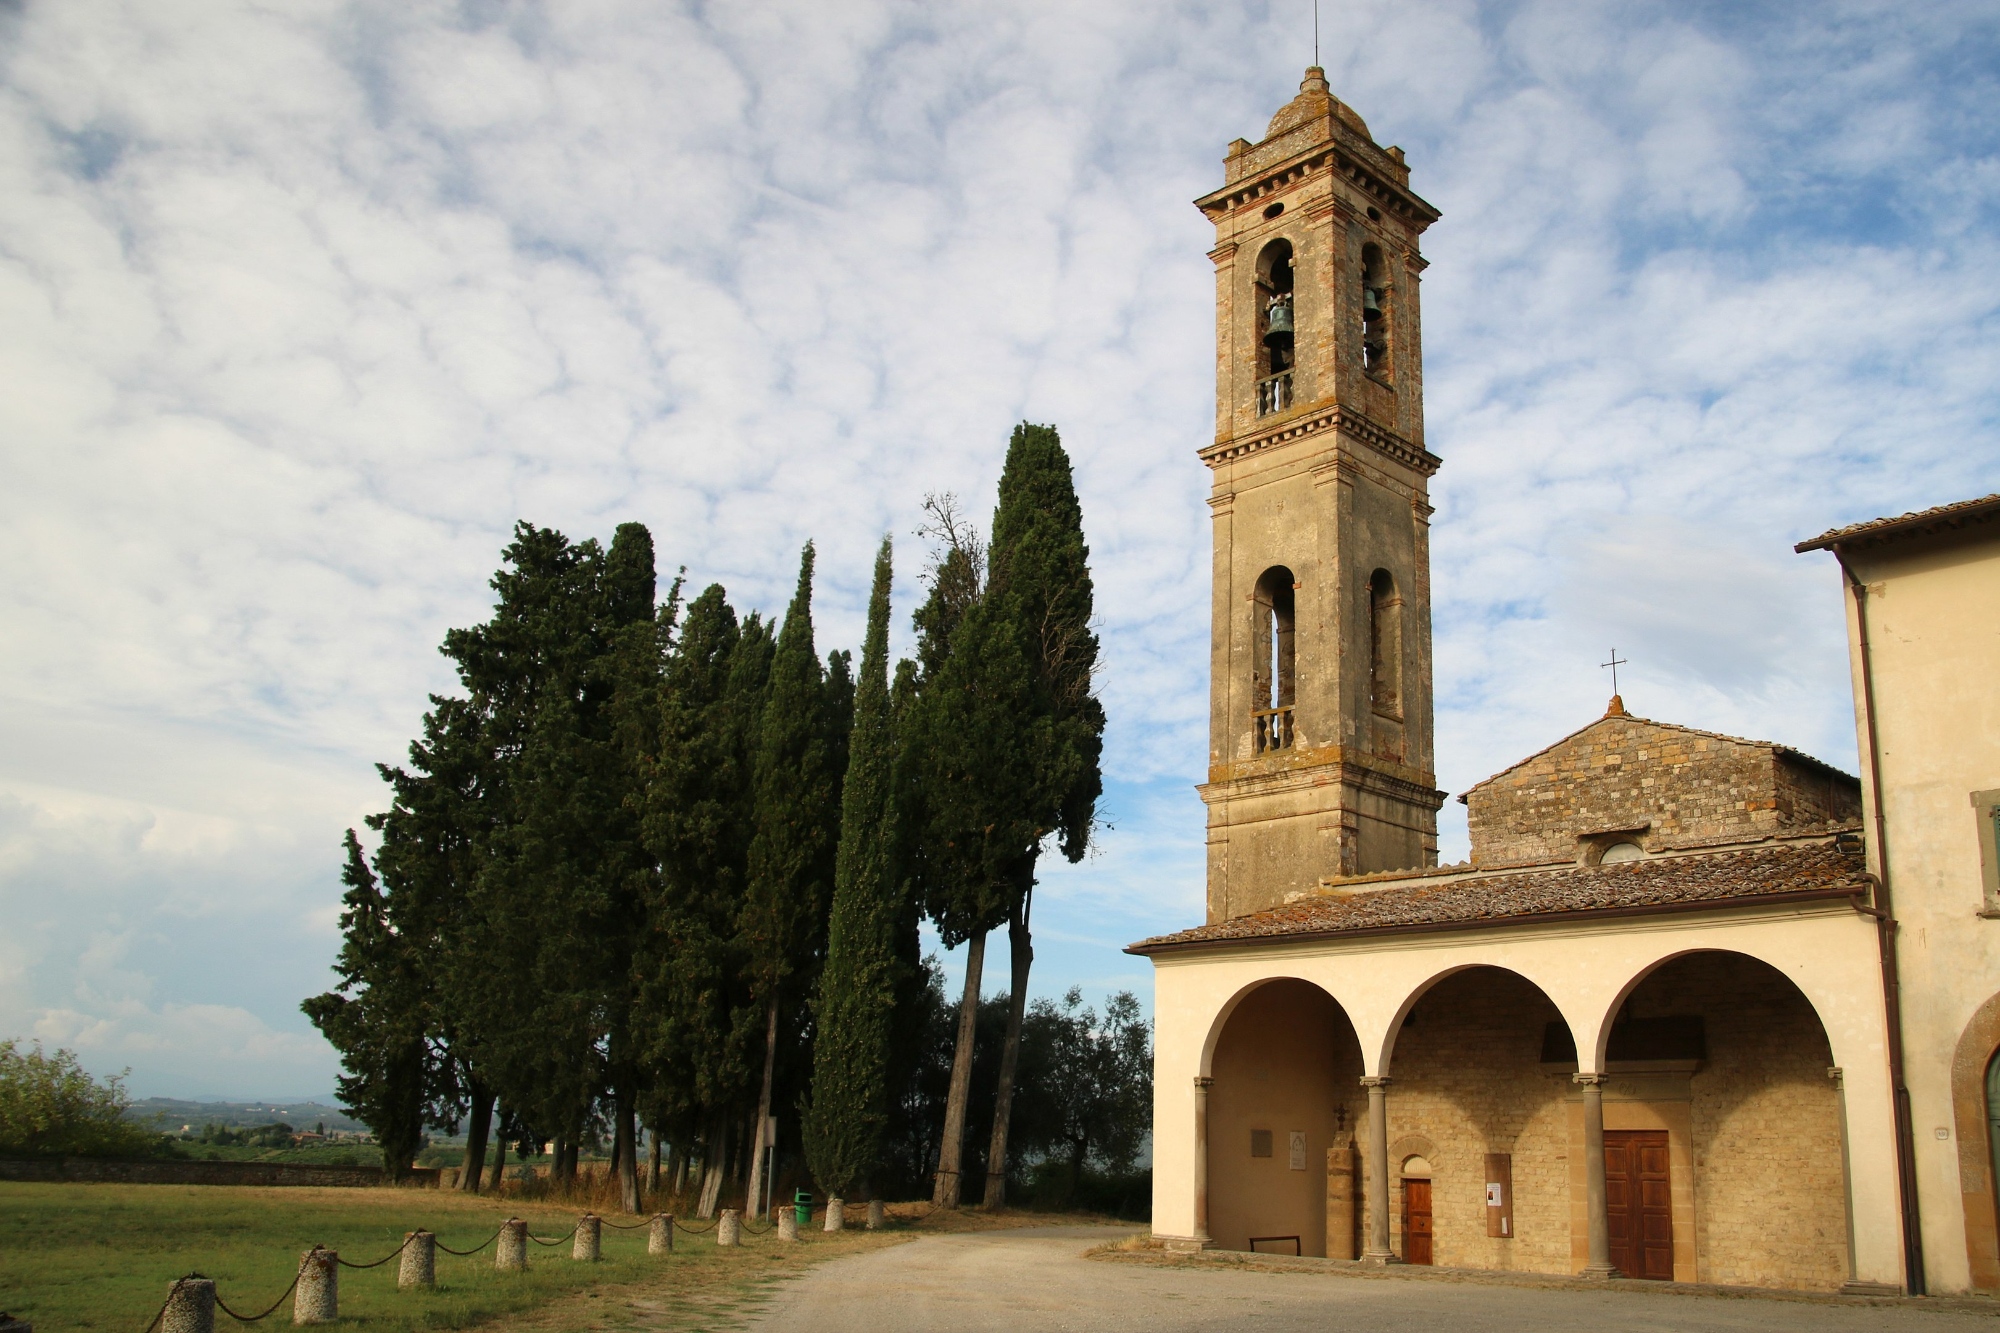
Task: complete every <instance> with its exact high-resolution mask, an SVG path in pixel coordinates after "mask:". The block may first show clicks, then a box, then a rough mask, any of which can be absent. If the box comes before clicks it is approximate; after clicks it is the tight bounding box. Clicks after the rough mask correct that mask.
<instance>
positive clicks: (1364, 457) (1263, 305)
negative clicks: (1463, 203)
mask: <svg viewBox="0 0 2000 1333" xmlns="http://www.w3.org/2000/svg"><path fill="white" fill-rule="evenodd" d="M1224 171H1225V179H1226V184H1224V186H1223V187H1222V188H1221V189H1220V190H1217V191H1216V192H1215V193H1213V194H1210V195H1207V196H1205V197H1203V198H1201V199H1198V200H1196V201H1195V204H1196V206H1197V207H1199V208H1200V209H1201V211H1202V212H1203V213H1204V214H1206V215H1207V217H1208V219H1209V220H1210V221H1211V222H1213V223H1214V224H1215V233H1216V244H1215V249H1214V250H1212V251H1210V252H1209V257H1210V258H1211V259H1212V260H1214V261H1215V293H1216V295H1215V335H1216V365H1215V443H1214V444H1212V445H1210V446H1209V447H1207V448H1205V449H1203V450H1202V451H1201V459H1202V462H1204V463H1206V464H1207V465H1208V467H1209V470H1210V473H1211V474H1212V476H1213V479H1214V488H1213V491H1212V493H1211V495H1210V497H1209V502H1208V503H1209V508H1210V510H1211V512H1212V516H1213V519H1214V533H1215V564H1214V572H1213V579H1214V592H1213V602H1212V617H1213V620H1212V629H1211V646H1210V657H1209V673H1210V684H1209V758H1208V765H1209V767H1208V781H1207V782H1206V783H1205V784H1203V786H1202V787H1201V797H1202V800H1203V801H1204V802H1205V803H1206V804H1207V806H1208V919H1209V920H1210V921H1211V922H1213V921H1219V920H1222V919H1224V918H1227V917H1232V916H1241V915H1242V914H1244V913H1246V912H1254V911H1260V910H1262V909H1264V908H1267V907H1272V906H1275V905H1277V904H1279V903H1282V902H1283V901H1284V900H1285V896H1286V895H1287V894H1289V893H1293V892H1297V891H1299V890H1302V889H1310V888H1312V887H1314V886H1315V885H1316V884H1317V883H1318V882H1319V881H1320V880H1322V879H1325V878H1328V877H1333V876H1341V875H1357V874H1367V873H1369V872H1371V871H1377V870H1401V869H1408V868H1413V867H1418V866H1427V865H1435V864H1437V811H1438V807H1439V806H1440V805H1441V804H1442V803H1443V800H1444V793H1443V792H1440V791H1438V790H1436V786H1437V781H1436V778H1435V775H1434V774H1433V772H1432V763H1433V759H1432V749H1431V603H1430V543H1429V520H1430V513H1431V507H1430V504H1429V503H1428V498H1427V497H1428V484H1429V480H1430V477H1431V474H1432V473H1434V472H1436V471H1437V468H1438V464H1439V461H1440V460H1439V459H1437V458H1436V457H1435V456H1433V455H1432V454H1430V453H1429V452H1428V451H1426V450H1425V448H1424V412H1423V382H1424V381H1423V351H1422V344H1421V341H1420V330H1421V327H1422V325H1421V322H1420V320H1419V303H1418V296H1417V275H1418V274H1419V273H1420V272H1422V270H1423V268H1424V260H1423V259H1422V258H1421V257H1420V256H1419V254H1418V252H1417V238H1418V237H1419V236H1420V235H1421V234H1422V232H1423V230H1424V228H1426V227H1428V226H1429V225H1430V224H1431V223H1433V222H1435V221H1437V218H1438V213H1437V210H1436V209H1434V208H1432V207H1431V206H1430V205H1429V204H1427V203H1425V202H1424V201H1423V200H1422V199H1420V198H1418V197H1417V196H1416V195H1414V194H1412V193H1411V192H1410V172H1409V168H1408V167H1406V166H1405V165H1404V163H1403V151H1402V149H1400V148H1382V147H1380V146H1378V145H1377V144H1376V142H1375V140H1374V139H1373V138H1372V137H1371V136H1370V135H1369V133H1368V127H1367V125H1366V124H1364V123H1363V122H1362V119H1361V117H1360V116H1358V115H1356V114H1355V112H1354V111H1353V110H1352V109H1351V108H1350V107H1348V106H1346V105H1345V104H1344V103H1342V102H1341V101H1339V99H1337V98H1335V97H1333V96H1332V95H1331V94H1330V93H1329V92H1328V91H1327V83H1326V76H1325V73H1324V72H1323V71H1322V70H1320V69H1319V68H1318V67H1317V66H1315V67H1314V68H1312V69H1309V70H1307V71H1306V77H1305V81H1304V82H1303V83H1301V84H1300V85H1299V95H1298V96H1297V97H1296V98H1294V99H1292V101H1291V102H1290V103H1288V104H1287V105H1286V106H1285V107H1284V108H1283V109H1282V110H1280V111H1279V112H1278V114H1277V116H1276V117H1275V118H1273V119H1272V121H1271V126H1270V129H1269V131H1268V132H1267V133H1266V134H1265V136H1264V139H1263V141H1262V142H1260V143H1256V144H1251V143H1249V142H1247V141H1245V140H1242V139H1238V140H1236V141H1235V142H1234V143H1232V144H1230V145H1229V153H1228V156H1227V158H1226V159H1225V160H1224Z"/></svg>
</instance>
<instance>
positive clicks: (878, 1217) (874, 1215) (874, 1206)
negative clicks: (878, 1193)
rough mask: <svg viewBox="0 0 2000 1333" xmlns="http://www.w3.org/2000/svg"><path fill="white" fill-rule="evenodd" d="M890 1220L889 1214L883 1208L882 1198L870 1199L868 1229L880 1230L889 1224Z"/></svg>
mask: <svg viewBox="0 0 2000 1333" xmlns="http://www.w3.org/2000/svg"><path fill="white" fill-rule="evenodd" d="M888 1221H889V1215H888V1213H887V1211H886V1210H884V1209H883V1207H882V1201H881V1200H880V1199H870V1200H869V1201H868V1229H869V1230H870V1231H880V1230H881V1229H882V1228H883V1227H884V1226H886V1225H888Z"/></svg>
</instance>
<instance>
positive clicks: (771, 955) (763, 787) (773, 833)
mask: <svg viewBox="0 0 2000 1333" xmlns="http://www.w3.org/2000/svg"><path fill="white" fill-rule="evenodd" d="M812 579H813V547H812V543H811V542H807V543H806V546H805V550H804V551H803V552H801V553H800V557H799V582H798V590H797V591H796V592H795V593H794V594H793V597H792V604H791V606H790V607H789V608H788V609H787V610H786V612H785V623H784V625H783V626H782V627H781V628H780V629H779V631H778V643H777V651H776V652H775V654H774V655H773V656H772V659H771V688H770V694H769V696H768V697H767V698H766V700H765V702H764V717H763V726H762V728H761V730H760V734H759V736H758V747H757V758H756V766H755V781H756V831H755V833H754V834H753V835H752V837H751V840H750V859H749V871H750V878H749V892H748V894H747V895H746V897H745V900H744V904H743V915H742V919H741V927H740V935H741V938H742V942H743V951H744V955H745V959H746V962H747V964H748V981H749V983H750V990H751V994H752V997H753V999H754V1000H755V1001H757V1002H758V1004H759V1005H760V1006H761V1007H762V1009H763V1011H764V1012H763V1017H764V1078H763V1084H762V1090H761V1091H760V1092H759V1094H758V1097H757V1114H756V1119H755V1120H753V1121H752V1128H753V1131H754V1130H756V1129H758V1128H759V1127H761V1126H762V1125H763V1124H764V1122H765V1120H766V1119H767V1118H768V1117H769V1116H770V1114H771V1093H772V1087H773V1084H774V1080H775V1077H776V1072H777V1058H778V1050H779V1047H780V1044H781V1038H782V1036H783V1035H784V1034H782V1033H781V1031H780V1020H781V1018H782V1017H783V1015H784V1013H785V1010H786V1007H787V1005H788V1004H791V1003H794V1002H796V1001H797V1000H798V999H800V998H801V996H802V994H805V993H809V991H805V990H803V987H808V986H810V984H811V982H812V980H813V977H814V973H815V972H816V970H817V968H816V964H817V961H818V957H819V953H820V950H821V948H822V947H823V943H824V941H823V938H822V936H823V932H824V929H825V922H826V913H827V906H828V903H829V901H830V900H831V898H832V896H833V861H834V853H835V843H836V840H837V838H838V830H839V821H840V779H839V774H838V773H837V772H836V771H835V762H836V751H835V747H834V744H833V739H834V738H833V737H832V736H831V735H830V734H829V731H830V727H829V717H828V713H829V709H828V706H827V698H826V679H825V673H824V671H823V670H822V668H821V666H820V661H819V657H818V655H817V652H816V650H815V649H814V647H813V625H812ZM795 1013H796V1011H795ZM792 1026H793V1030H794V1033H796V1032H797V1031H799V1030H800V1029H802V1028H803V1023H801V1022H798V1021H797V1019H796V1018H795V1020H794V1022H793V1025H792ZM750 1146H751V1169H750V1187H749V1197H748V1204H747V1207H748V1208H749V1209H756V1208H757V1207H759V1201H758V1199H757V1197H756V1196H757V1193H758V1187H759V1185H760V1184H761V1181H762V1170H763V1154H762V1152H761V1151H760V1150H759V1149H758V1137H755V1136H753V1138H752V1140H751V1145H750Z"/></svg>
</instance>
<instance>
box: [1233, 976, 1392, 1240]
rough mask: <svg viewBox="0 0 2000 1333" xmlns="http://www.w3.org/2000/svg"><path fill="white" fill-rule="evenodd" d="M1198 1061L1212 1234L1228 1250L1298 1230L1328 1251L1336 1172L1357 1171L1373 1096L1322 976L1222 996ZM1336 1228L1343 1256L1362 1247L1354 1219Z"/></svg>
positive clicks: (1292, 1235)
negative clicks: (1355, 1160)
mask: <svg viewBox="0 0 2000 1333" xmlns="http://www.w3.org/2000/svg"><path fill="white" fill-rule="evenodd" d="M1201 1069H1202V1073H1201V1075H1200V1078H1201V1083H1200V1084H1199V1085H1198V1086H1199V1088H1200V1092H1199V1093H1198V1095H1199V1097H1200V1098H1201V1106H1202V1111H1201V1115H1200V1120H1199V1122H1198V1128H1197V1132H1198V1133H1199V1134H1200V1135H1201V1142H1202V1151H1203V1153H1204V1160H1205V1162H1206V1171H1205V1180H1204V1181H1203V1183H1202V1185H1201V1186H1200V1188H1202V1189H1203V1191H1204V1193H1205V1211H1206V1218H1205V1221H1206V1230H1207V1235H1208V1237H1209V1239H1211V1240H1212V1241H1213V1242H1214V1244H1215V1245H1216V1246H1217V1247H1218V1248H1221V1249H1229V1250H1250V1249H1253V1248H1255V1246H1256V1244H1257V1242H1258V1241H1259V1240H1280V1239H1283V1240H1296V1242H1297V1244H1298V1247H1299V1252H1300V1253H1302V1254H1307V1255H1325V1254H1327V1252H1328V1249H1327V1246H1328V1223H1329V1210H1328V1205H1327V1199H1328V1190H1329V1180H1330V1178H1335V1179H1337V1180H1338V1181H1344V1180H1346V1179H1348V1178H1350V1177H1351V1174H1352V1155H1353V1150H1352V1142H1353V1136H1354V1130H1355V1127H1356V1124H1357V1122H1358V1121H1359V1119H1360V1112H1361V1110H1362V1107H1363V1103H1365V1096H1366V1095H1365V1093H1364V1092H1363V1089H1362V1087H1361V1072H1362V1061H1361V1042H1360V1038H1359V1036H1358V1035H1357V1034H1356V1032H1355V1029H1354V1023H1353V1020H1352V1019H1351V1018H1350V1017H1349V1016H1348V1013H1347V1010H1346V1009H1345V1008H1344V1007H1343V1006H1342V1005H1341V1003H1340V1001H1339V1000H1338V999H1337V998H1336V997H1335V996H1334V995H1332V994H1331V993H1330V992H1329V991H1327V990H1326V988H1325V987H1323V986H1321V985H1319V984H1317V983H1315V982H1312V981H1308V980H1305V979H1303V978H1300V977H1293V976H1284V977H1269V978H1262V979H1260V980H1258V981H1257V982H1255V983H1252V984H1250V985H1247V986H1244V987H1242V988H1240V989H1239V990H1238V991H1237V992H1236V993H1235V994H1234V995H1232V996H1231V997H1230V999H1229V1001H1228V1002H1227V1003H1226V1004H1224V1005H1222V1006H1221V1007H1220V1009H1219V1011H1218V1013H1217V1014H1216V1017H1215V1019H1214V1021H1213V1023H1212V1024H1211V1025H1210V1030H1209V1033H1208V1036H1207V1039H1206V1041H1205V1043H1204V1050H1203V1053H1202V1061H1201ZM1342 1153H1345V1154H1346V1156H1345V1157H1342V1156H1340V1154H1342ZM1335 1230H1336V1233H1337V1234H1336V1235H1335V1236H1334V1238H1333V1240H1334V1249H1335V1250H1336V1251H1339V1253H1338V1254H1337V1255H1336V1257H1340V1258H1353V1257H1355V1254H1354V1253H1353V1248H1352V1240H1353V1237H1352V1234H1351V1229H1350V1228H1346V1227H1336V1229H1335Z"/></svg>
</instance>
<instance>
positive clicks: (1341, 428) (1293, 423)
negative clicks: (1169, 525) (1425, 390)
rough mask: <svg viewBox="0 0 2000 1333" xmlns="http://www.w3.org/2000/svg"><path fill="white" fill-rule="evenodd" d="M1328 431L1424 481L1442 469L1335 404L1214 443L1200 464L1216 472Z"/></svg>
mask: <svg viewBox="0 0 2000 1333" xmlns="http://www.w3.org/2000/svg"><path fill="white" fill-rule="evenodd" d="M1329 430H1330V431H1333V432H1334V433H1335V434H1337V435H1345V436H1347V437H1348V438H1350V439H1354V440H1359V441H1361V442H1362V443H1363V444H1366V445H1368V446H1370V447H1371V448H1373V449H1375V450H1376V451H1377V452H1378V453H1381V454H1383V455H1385V456H1386V457H1388V458H1390V459H1392V460H1394V461H1395V462H1398V463H1401V464H1402V465H1403V466H1404V467H1407V468H1410V469H1412V470H1413V471H1416V472H1421V473H1422V474H1423V475H1424V476H1426V477H1428V476H1431V475H1432V474H1434V473H1435V472H1436V471H1437V470H1438V469H1439V468H1440V467H1442V466H1443V465H1444V460H1443V459H1442V458H1439V457H1438V456H1437V455H1436V454H1434V453H1431V452H1430V451H1429V450H1428V449H1423V448H1419V447H1418V446H1417V445H1414V444H1412V443H1410V442H1409V441H1408V440H1406V439H1404V438H1403V437H1402V436H1400V435H1398V434H1396V432H1394V431H1392V430H1390V429H1388V428H1387V427H1385V426H1383V425H1381V424H1379V423H1377V422H1375V421H1371V420H1370V419H1369V418H1367V417H1365V416H1363V415H1361V414H1360V413H1359V412H1355V411H1352V410H1351V409H1347V408H1343V407H1341V406H1340V405H1339V404H1337V403H1336V404H1335V405H1333V406H1332V407H1328V408H1325V409H1323V410H1321V411H1318V412H1307V413H1303V414H1301V415H1299V416H1295V417H1292V418H1291V419H1290V420H1288V421H1284V422H1281V423H1279V424H1277V425H1274V426H1271V427H1269V428H1267V429H1265V430H1260V431H1255V432H1252V433H1250V434H1248V435H1240V436H1232V437H1231V438H1229V439H1224V440H1217V441H1216V442H1215V443H1214V444H1212V445H1210V446H1208V447H1207V448H1206V449H1203V450H1202V451H1201V455H1200V456H1201V461H1202V462H1204V463H1206V464H1208V466H1209V467H1211V468H1216V467H1220V466H1222V465H1223V464H1224V463H1233V462H1235V461H1236V460H1237V459H1240V458H1243V457H1245V456H1247V455H1249V454H1253V453H1257V452H1258V451H1260V450H1264V449H1270V448H1273V447H1275V446H1277V445H1282V444H1290V443H1292V442H1293V441H1295V440H1302V439H1305V438H1306V437H1308V436H1312V435H1318V434H1321V433H1323V432H1325V431H1329Z"/></svg>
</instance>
